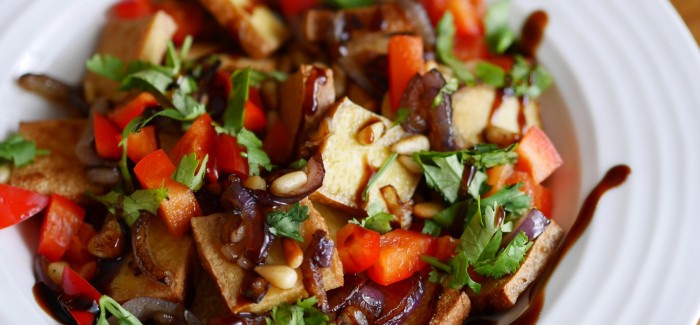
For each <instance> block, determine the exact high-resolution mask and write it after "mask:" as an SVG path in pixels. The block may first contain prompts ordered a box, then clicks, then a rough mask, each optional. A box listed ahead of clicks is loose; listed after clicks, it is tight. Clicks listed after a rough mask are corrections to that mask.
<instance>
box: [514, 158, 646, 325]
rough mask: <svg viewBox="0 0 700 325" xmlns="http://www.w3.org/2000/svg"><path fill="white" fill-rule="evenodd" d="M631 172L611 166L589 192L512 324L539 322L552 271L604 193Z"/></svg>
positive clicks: (581, 230) (590, 217)
mask: <svg viewBox="0 0 700 325" xmlns="http://www.w3.org/2000/svg"><path fill="white" fill-rule="evenodd" d="M631 172H632V170H631V169H630V168H629V167H628V166H626V165H617V166H615V167H613V168H611V169H610V170H609V171H608V172H607V173H606V174H605V176H604V177H603V179H602V180H601V181H600V183H598V185H596V187H595V188H593V190H592V191H591V193H590V194H588V196H587V197H586V200H585V201H584V202H583V206H582V207H581V211H579V213H578V216H577V217H576V221H575V222H574V225H573V226H572V227H571V230H569V232H568V233H567V234H566V237H565V238H564V241H563V242H562V243H561V245H559V248H558V249H557V251H556V252H555V253H554V256H553V259H552V260H551V261H550V262H549V263H548V264H547V267H546V268H545V269H544V272H543V273H542V275H540V278H539V280H538V281H537V282H535V284H534V285H533V287H532V289H531V290H530V297H529V298H530V305H529V306H528V308H527V309H526V310H525V311H524V312H523V313H522V314H521V315H520V316H519V317H518V319H516V320H515V321H514V322H513V323H512V324H516V325H531V324H535V323H536V322H537V319H538V318H539V317H540V313H541V312H542V306H543V305H544V288H545V286H546V285H547V282H548V281H549V278H550V277H551V276H552V273H553V272H554V270H555V269H556V268H557V266H558V265H559V263H560V262H561V260H562V258H563V257H564V256H565V255H566V253H567V252H568V251H569V249H571V247H572V246H573V245H574V244H575V243H576V241H578V239H579V238H581V235H582V234H583V233H584V231H586V228H588V225H589V224H590V223H591V220H593V215H594V214H595V210H596V208H597V207H598V202H599V201H600V199H601V198H602V197H603V195H604V194H605V193H607V192H608V191H609V190H611V189H613V188H615V187H618V186H620V185H622V184H623V183H624V182H625V180H627V177H628V176H629V175H630V173H631Z"/></svg>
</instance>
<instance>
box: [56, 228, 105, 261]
mask: <svg viewBox="0 0 700 325" xmlns="http://www.w3.org/2000/svg"><path fill="white" fill-rule="evenodd" d="M96 234H97V232H96V231H95V229H94V228H92V226H91V225H90V224H87V223H85V222H83V223H82V224H81V225H80V228H79V229H78V231H77V233H75V234H74V235H73V237H71V239H70V244H69V245H68V249H67V250H66V253H65V254H64V255H63V259H64V260H65V261H66V262H68V263H71V264H72V265H81V264H85V263H88V262H91V261H94V260H96V257H95V256H93V255H92V254H91V253H90V251H89V250H88V248H87V247H88V243H89V242H90V239H91V238H92V237H94V236H95V235H96Z"/></svg>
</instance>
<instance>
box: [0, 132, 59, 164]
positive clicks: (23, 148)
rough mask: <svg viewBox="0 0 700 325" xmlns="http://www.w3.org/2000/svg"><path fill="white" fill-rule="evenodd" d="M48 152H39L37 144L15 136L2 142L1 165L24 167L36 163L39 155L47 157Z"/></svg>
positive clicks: (0, 147) (0, 146)
mask: <svg viewBox="0 0 700 325" xmlns="http://www.w3.org/2000/svg"><path fill="white" fill-rule="evenodd" d="M47 154H48V151H46V150H37V148H36V143H35V142H34V141H29V140H27V139H25V138H24V137H22V136H21V135H19V134H15V135H13V136H10V137H9V138H7V140H5V141H3V142H0V163H2V162H12V163H13V164H14V165H15V166H17V167H22V166H26V165H29V164H31V163H32V162H34V158H36V156H38V155H47Z"/></svg>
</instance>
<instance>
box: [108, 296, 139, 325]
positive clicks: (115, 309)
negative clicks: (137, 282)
mask: <svg viewBox="0 0 700 325" xmlns="http://www.w3.org/2000/svg"><path fill="white" fill-rule="evenodd" d="M107 311H109V313H110V314H112V315H114V317H116V318H117V319H118V320H119V322H118V323H119V325H142V323H141V321H139V319H138V318H137V317H136V316H134V315H133V314H131V313H130V312H129V311H128V310H126V309H124V307H122V305H120V304H119V303H118V302H117V301H116V300H114V299H113V298H112V297H110V296H107V295H103V296H102V297H100V318H99V319H98V320H97V325H109V322H108V321H107Z"/></svg>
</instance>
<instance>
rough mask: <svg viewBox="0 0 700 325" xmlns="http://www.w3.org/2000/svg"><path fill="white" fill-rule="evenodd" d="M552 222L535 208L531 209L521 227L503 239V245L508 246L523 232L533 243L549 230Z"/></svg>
mask: <svg viewBox="0 0 700 325" xmlns="http://www.w3.org/2000/svg"><path fill="white" fill-rule="evenodd" d="M551 222H552V221H551V220H549V219H547V217H545V216H544V214H543V213H542V212H541V211H540V210H537V209H535V208H533V209H530V211H528V213H527V215H525V217H523V220H522V222H520V225H519V226H518V227H517V228H515V230H514V231H513V232H511V233H510V234H508V236H506V238H504V239H503V245H508V243H510V241H511V240H513V238H514V237H515V235H517V234H519V233H520V232H521V231H522V232H524V233H525V235H526V236H527V239H528V240H529V241H533V240H535V239H537V237H539V236H540V235H541V234H542V233H543V232H544V230H545V229H547V226H549V224H550V223H551Z"/></svg>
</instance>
